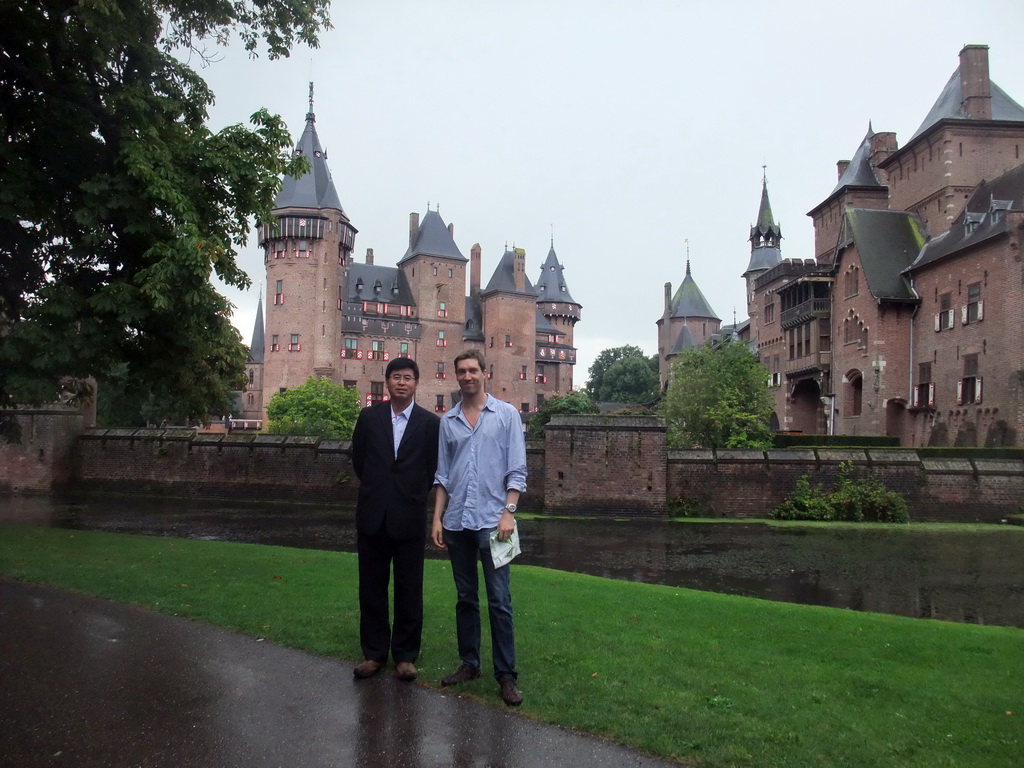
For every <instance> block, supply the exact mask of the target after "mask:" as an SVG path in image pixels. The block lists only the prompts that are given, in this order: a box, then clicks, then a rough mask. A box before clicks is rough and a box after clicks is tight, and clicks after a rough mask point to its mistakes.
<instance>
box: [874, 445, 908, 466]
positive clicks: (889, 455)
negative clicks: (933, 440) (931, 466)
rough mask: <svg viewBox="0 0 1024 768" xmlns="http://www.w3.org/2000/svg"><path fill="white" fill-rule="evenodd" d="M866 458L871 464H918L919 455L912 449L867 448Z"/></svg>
mask: <svg viewBox="0 0 1024 768" xmlns="http://www.w3.org/2000/svg"><path fill="white" fill-rule="evenodd" d="M868 458H869V459H871V463H872V464H920V463H921V457H920V456H918V455H917V451H914V450H899V449H898V448H869V449H868Z"/></svg>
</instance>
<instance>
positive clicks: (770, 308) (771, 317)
mask: <svg viewBox="0 0 1024 768" xmlns="http://www.w3.org/2000/svg"><path fill="white" fill-rule="evenodd" d="M774 322H775V302H772V303H771V304H766V305H765V308H764V324H765V325H771V324H772V323H774Z"/></svg>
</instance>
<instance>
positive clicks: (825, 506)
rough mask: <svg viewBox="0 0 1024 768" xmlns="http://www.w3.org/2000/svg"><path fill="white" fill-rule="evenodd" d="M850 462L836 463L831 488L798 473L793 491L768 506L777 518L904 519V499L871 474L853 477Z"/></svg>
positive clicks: (906, 511) (907, 513) (907, 515)
mask: <svg viewBox="0 0 1024 768" xmlns="http://www.w3.org/2000/svg"><path fill="white" fill-rule="evenodd" d="M852 474H853V465H852V464H851V463H850V462H848V461H844V462H842V463H841V464H840V465H839V479H838V481H837V482H836V485H835V488H833V489H831V490H828V491H826V490H825V489H824V488H822V486H820V485H812V484H811V482H810V480H808V478H807V476H806V475H804V476H803V477H801V478H800V479H799V480H798V481H797V484H796V488H794V489H793V492H792V493H791V494H790V495H789V496H787V497H786V499H785V501H783V502H782V503H781V504H780V505H779V506H778V507H776V508H775V509H773V510H772V517H774V518H775V519H777V520H842V521H847V522H856V523H859V522H862V521H864V520H867V521H871V522H879V523H908V522H910V510H909V509H908V508H907V502H906V499H904V498H903V497H902V496H901V495H900V494H899V493H897V492H896V491H893V490H891V489H889V488H886V487H885V485H883V484H882V481H881V480H879V479H878V478H877V477H875V476H874V475H868V476H867V477H863V478H854V477H853V476H852Z"/></svg>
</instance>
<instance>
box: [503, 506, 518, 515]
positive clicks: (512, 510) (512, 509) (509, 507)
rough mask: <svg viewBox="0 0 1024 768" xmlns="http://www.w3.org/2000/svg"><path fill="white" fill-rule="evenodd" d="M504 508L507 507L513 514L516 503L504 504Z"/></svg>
mask: <svg viewBox="0 0 1024 768" xmlns="http://www.w3.org/2000/svg"><path fill="white" fill-rule="evenodd" d="M505 509H507V510H508V511H509V512H510V513H512V514H513V515H514V514H515V513H516V505H515V504H506V505H505Z"/></svg>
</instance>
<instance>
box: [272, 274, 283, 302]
mask: <svg viewBox="0 0 1024 768" xmlns="http://www.w3.org/2000/svg"><path fill="white" fill-rule="evenodd" d="M274 304H276V305H280V304H284V280H278V281H277V288H276V290H275V291H274Z"/></svg>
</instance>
